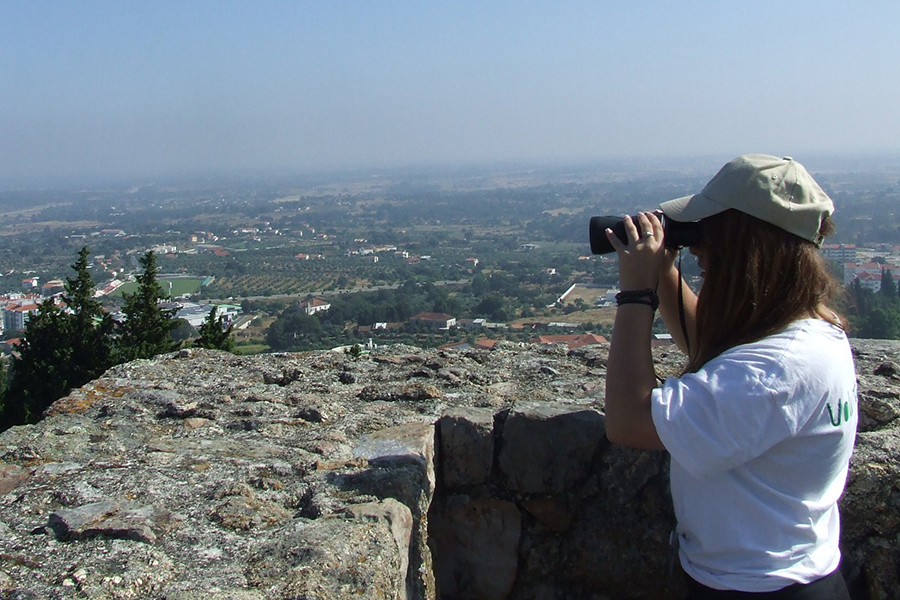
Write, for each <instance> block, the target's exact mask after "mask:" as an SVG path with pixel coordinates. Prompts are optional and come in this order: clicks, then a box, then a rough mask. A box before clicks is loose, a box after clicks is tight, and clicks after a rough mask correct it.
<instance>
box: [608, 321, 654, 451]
mask: <svg viewBox="0 0 900 600" xmlns="http://www.w3.org/2000/svg"><path fill="white" fill-rule="evenodd" d="M652 326H653V311H652V309H651V308H650V307H649V306H646V305H643V304H623V305H622V306H619V308H618V309H617V310H616V320H615V324H614V325H613V332H612V342H611V344H610V348H609V358H608V360H607V363H606V436H607V437H608V438H609V440H610V441H611V442H613V443H617V444H623V445H625V446H631V447H633V448H645V449H661V448H662V447H663V446H662V442H660V440H659V436H658V435H657V433H656V427H655V426H654V425H653V417H652V416H651V414H650V392H652V391H653V388H654V387H656V374H655V372H654V370H653V357H652V355H651V353H650V334H651V331H652Z"/></svg>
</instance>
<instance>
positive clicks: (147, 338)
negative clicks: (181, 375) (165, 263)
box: [118, 250, 178, 361]
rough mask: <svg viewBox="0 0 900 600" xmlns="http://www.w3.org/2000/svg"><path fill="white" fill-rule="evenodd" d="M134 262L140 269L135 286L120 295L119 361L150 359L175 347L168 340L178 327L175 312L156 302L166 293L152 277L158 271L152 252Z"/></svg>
mask: <svg viewBox="0 0 900 600" xmlns="http://www.w3.org/2000/svg"><path fill="white" fill-rule="evenodd" d="M138 263H140V265H141V267H143V269H144V272H143V273H142V274H140V275H138V277H137V281H138V289H137V291H136V292H134V293H133V294H123V297H124V300H125V306H124V308H123V309H122V314H123V315H124V316H125V322H124V323H122V324H121V326H120V334H119V339H118V353H119V358H120V360H122V361H129V360H135V359H138V358H152V357H154V356H156V355H157V354H162V353H164V352H171V351H172V350H174V349H175V348H176V347H177V346H178V345H177V344H176V343H175V342H174V341H173V340H172V330H174V329H175V328H176V327H178V321H177V320H176V319H175V313H176V312H177V311H176V310H175V309H170V308H163V307H161V306H160V305H159V301H160V300H161V299H163V298H165V297H166V296H165V294H164V293H163V289H162V286H160V285H159V282H158V281H157V279H156V277H157V275H158V274H159V269H158V268H157V266H156V255H155V254H154V253H153V251H152V250H151V251H149V252H147V253H146V254H145V255H144V256H142V257H141V258H139V259H138Z"/></svg>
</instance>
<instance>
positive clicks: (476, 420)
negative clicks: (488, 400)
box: [438, 408, 494, 490]
mask: <svg viewBox="0 0 900 600" xmlns="http://www.w3.org/2000/svg"><path fill="white" fill-rule="evenodd" d="M438 428H439V429H440V434H441V435H440V440H441V446H440V451H439V452H438V457H439V459H440V462H441V472H442V475H443V479H442V481H443V484H444V485H445V486H446V487H447V489H450V490H453V489H458V488H461V487H465V486H467V485H479V484H482V483H484V482H486V481H487V480H488V478H489V477H490V476H491V467H492V465H493V462H494V412H493V411H491V410H487V409H483V408H470V409H454V410H452V411H450V412H448V413H447V414H446V415H444V416H443V417H441V419H440V420H439V421H438Z"/></svg>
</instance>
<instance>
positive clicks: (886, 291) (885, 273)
mask: <svg viewBox="0 0 900 600" xmlns="http://www.w3.org/2000/svg"><path fill="white" fill-rule="evenodd" d="M879 291H880V292H881V295H882V296H884V297H885V298H888V299H890V300H892V301H893V300H894V298H896V297H897V286H896V284H895V283H894V274H893V273H891V271H890V269H881V289H880V290H879Z"/></svg>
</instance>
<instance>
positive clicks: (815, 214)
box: [659, 154, 834, 246]
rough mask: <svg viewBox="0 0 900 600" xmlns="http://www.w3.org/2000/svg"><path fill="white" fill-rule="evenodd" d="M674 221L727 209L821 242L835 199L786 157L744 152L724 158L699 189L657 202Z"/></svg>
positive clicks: (796, 163) (692, 218)
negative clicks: (821, 232) (732, 158)
mask: <svg viewBox="0 0 900 600" xmlns="http://www.w3.org/2000/svg"><path fill="white" fill-rule="evenodd" d="M659 207H660V208H661V209H662V211H663V213H665V215H666V216H667V217H670V218H672V219H674V220H676V221H697V220H699V219H702V218H704V217H710V216H712V215H715V214H718V213H720V212H723V211H726V210H728V209H729V208H734V209H736V210H739V211H741V212H743V213H746V214H748V215H751V216H754V217H756V218H757V219H761V220H763V221H766V222H768V223H771V224H772V225H776V226H778V227H780V228H782V229H784V230H785V231H788V232H790V233H793V234H794V235H797V236H799V237H801V238H803V239H805V240H809V241H811V242H813V243H815V244H816V245H817V246H821V245H822V240H823V237H822V235H821V234H820V233H819V229H820V228H821V226H822V221H823V220H824V219H825V217H827V216H829V215H831V214H832V213H834V203H833V202H832V201H831V198H829V197H828V195H827V194H826V193H825V192H824V191H823V190H822V188H821V187H819V184H818V183H816V181H815V180H814V179H813V178H812V175H810V174H809V173H808V172H807V170H806V169H804V168H803V165H801V164H800V163H798V162H797V161H795V160H794V159H793V158H791V157H785V158H778V157H776V156H769V155H768V154H744V155H743V156H739V157H737V158H735V159H734V160H732V161H730V162H728V163H727V164H726V165H725V166H724V167H722V168H721V169H720V170H719V172H718V173H716V176H715V177H713V178H712V179H710V181H709V183H707V184H706V187H704V188H703V191H701V192H700V193H699V194H694V195H693V196H685V197H683V198H676V199H675V200H669V201H668V202H663V203H662V204H660V205H659Z"/></svg>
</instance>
